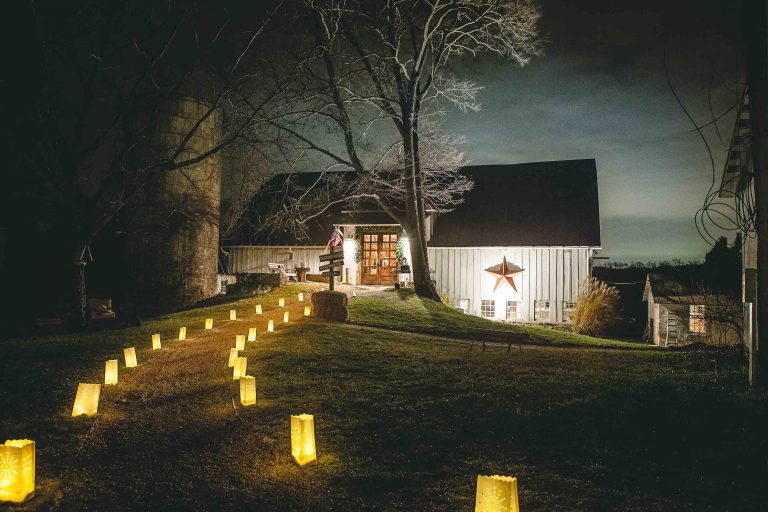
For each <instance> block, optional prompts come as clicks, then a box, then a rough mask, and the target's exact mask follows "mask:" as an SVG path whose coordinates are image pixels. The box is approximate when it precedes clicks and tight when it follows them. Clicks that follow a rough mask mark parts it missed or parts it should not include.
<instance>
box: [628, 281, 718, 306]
mask: <svg viewBox="0 0 768 512" xmlns="http://www.w3.org/2000/svg"><path fill="white" fill-rule="evenodd" d="M651 294H652V295H653V301H654V302H656V303H658V304H709V303H712V302H723V301H729V300H731V299H729V298H728V297H727V296H726V295H724V294H720V293H714V292H709V291H706V292H705V291H704V290H703V289H702V288H701V286H695V285H694V284H693V283H690V284H684V283H682V282H681V281H678V280H677V279H675V278H674V277H672V276H669V275H667V274H659V273H650V274H648V277H647V278H646V280H645V289H644V290H643V301H646V302H647V301H648V299H649V296H650V295H651Z"/></svg>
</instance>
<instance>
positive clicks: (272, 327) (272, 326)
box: [267, 320, 275, 332]
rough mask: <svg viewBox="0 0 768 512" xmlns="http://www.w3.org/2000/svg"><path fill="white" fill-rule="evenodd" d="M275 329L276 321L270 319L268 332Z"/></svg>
mask: <svg viewBox="0 0 768 512" xmlns="http://www.w3.org/2000/svg"><path fill="white" fill-rule="evenodd" d="M274 331H275V321H274V320H270V321H269V322H267V332H274Z"/></svg>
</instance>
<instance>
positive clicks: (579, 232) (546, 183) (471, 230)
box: [429, 159, 600, 247]
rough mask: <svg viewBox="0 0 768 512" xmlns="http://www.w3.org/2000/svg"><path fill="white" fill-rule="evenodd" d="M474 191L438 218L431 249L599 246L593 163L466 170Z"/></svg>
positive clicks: (586, 161) (485, 167)
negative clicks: (458, 204)
mask: <svg viewBox="0 0 768 512" xmlns="http://www.w3.org/2000/svg"><path fill="white" fill-rule="evenodd" d="M465 172H467V173H468V174H469V175H470V176H471V177H472V180H473V181H474V184H475V185H474V188H473V189H472V190H470V191H469V192H468V193H467V194H465V196H464V203H462V204H461V205H460V206H459V207H458V208H456V209H455V210H453V211H452V212H449V213H446V214H443V215H440V216H439V217H438V218H437V220H436V222H435V227H434V232H433V234H432V238H431V239H430V241H429V245H430V246H431V247H489V246H500V247H501V246H589V247H599V246H600V206H599V202H598V193H597V167H596V166H595V160H594V159H589V160H560V161H553V162H535V163H528V164H517V165H479V166H470V167H467V168H466V170H465Z"/></svg>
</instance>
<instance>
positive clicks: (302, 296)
mask: <svg viewBox="0 0 768 512" xmlns="http://www.w3.org/2000/svg"><path fill="white" fill-rule="evenodd" d="M299 302H304V294H303V293H301V292H299Z"/></svg>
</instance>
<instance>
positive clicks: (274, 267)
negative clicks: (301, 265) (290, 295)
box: [267, 263, 299, 283]
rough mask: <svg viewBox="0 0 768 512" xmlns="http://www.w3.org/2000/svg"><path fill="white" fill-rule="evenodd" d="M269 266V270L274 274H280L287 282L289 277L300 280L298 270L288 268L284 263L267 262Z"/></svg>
mask: <svg viewBox="0 0 768 512" xmlns="http://www.w3.org/2000/svg"><path fill="white" fill-rule="evenodd" d="M267 266H268V267H269V271H270V272H271V273H273V274H278V273H279V274H280V275H281V276H282V277H283V278H284V279H285V280H286V282H287V281H288V280H289V279H293V280H294V281H296V282H297V283H298V282H299V276H298V275H297V274H296V272H295V271H294V270H293V269H290V270H288V269H286V268H285V265H283V264H282V263H267Z"/></svg>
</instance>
